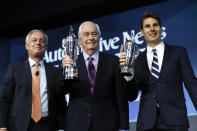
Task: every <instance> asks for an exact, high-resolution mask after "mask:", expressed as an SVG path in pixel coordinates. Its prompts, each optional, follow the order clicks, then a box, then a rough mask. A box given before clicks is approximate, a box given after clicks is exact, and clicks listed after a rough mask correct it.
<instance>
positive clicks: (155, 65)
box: [151, 49, 159, 79]
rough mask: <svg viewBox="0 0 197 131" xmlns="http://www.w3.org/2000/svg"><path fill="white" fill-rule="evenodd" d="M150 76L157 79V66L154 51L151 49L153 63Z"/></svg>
mask: <svg viewBox="0 0 197 131" xmlns="http://www.w3.org/2000/svg"><path fill="white" fill-rule="evenodd" d="M151 74H152V75H153V76H154V77H155V78H156V79H159V64H158V58H157V52H156V49H153V62H152V68H151Z"/></svg>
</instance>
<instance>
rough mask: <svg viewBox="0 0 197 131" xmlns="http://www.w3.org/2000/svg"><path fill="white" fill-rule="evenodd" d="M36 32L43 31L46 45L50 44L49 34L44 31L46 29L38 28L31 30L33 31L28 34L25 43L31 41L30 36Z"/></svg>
mask: <svg viewBox="0 0 197 131" xmlns="http://www.w3.org/2000/svg"><path fill="white" fill-rule="evenodd" d="M34 32H41V33H43V35H44V38H45V45H48V36H47V34H46V33H44V31H42V30H38V29H34V30H31V31H30V32H29V33H28V34H27V36H26V39H25V44H27V43H28V41H29V36H30V35H31V34H32V33H34Z"/></svg>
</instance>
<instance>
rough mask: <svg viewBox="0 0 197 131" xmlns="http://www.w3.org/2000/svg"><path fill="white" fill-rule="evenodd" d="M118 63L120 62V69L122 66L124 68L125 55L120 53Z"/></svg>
mask: <svg viewBox="0 0 197 131" xmlns="http://www.w3.org/2000/svg"><path fill="white" fill-rule="evenodd" d="M119 62H120V67H122V66H124V65H125V64H126V55H125V54H124V53H122V54H121V55H120V59H119Z"/></svg>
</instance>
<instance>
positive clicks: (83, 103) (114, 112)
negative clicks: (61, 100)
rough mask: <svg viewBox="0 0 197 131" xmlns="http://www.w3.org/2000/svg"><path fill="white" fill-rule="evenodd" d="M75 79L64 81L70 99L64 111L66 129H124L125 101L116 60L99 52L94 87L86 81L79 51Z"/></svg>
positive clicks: (125, 126) (115, 130)
mask: <svg viewBox="0 0 197 131" xmlns="http://www.w3.org/2000/svg"><path fill="white" fill-rule="evenodd" d="M77 67H78V70H79V78H78V79H77V80H74V81H68V80H67V81H66V82H65V84H66V89H67V92H68V93H70V101H69V105H68V109H67V114H66V129H65V130H66V131H88V129H89V128H90V127H91V129H92V130H93V131H117V129H128V127H129V113H128V101H127V99H126V97H125V91H124V88H123V80H124V79H123V78H122V77H121V75H120V67H119V60H118V58H117V57H115V56H110V55H106V54H103V53H99V62H98V68H97V73H96V81H95V88H94V92H93V94H91V92H90V82H89V79H88V73H87V68H86V65H85V60H84V57H83V55H82V54H80V55H79V57H78V59H77Z"/></svg>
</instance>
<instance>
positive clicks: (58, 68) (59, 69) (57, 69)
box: [45, 63, 61, 72]
mask: <svg viewBox="0 0 197 131" xmlns="http://www.w3.org/2000/svg"><path fill="white" fill-rule="evenodd" d="M45 67H46V68H48V69H50V70H54V71H57V72H60V71H61V68H60V67H55V66H54V65H52V64H49V63H45Z"/></svg>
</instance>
